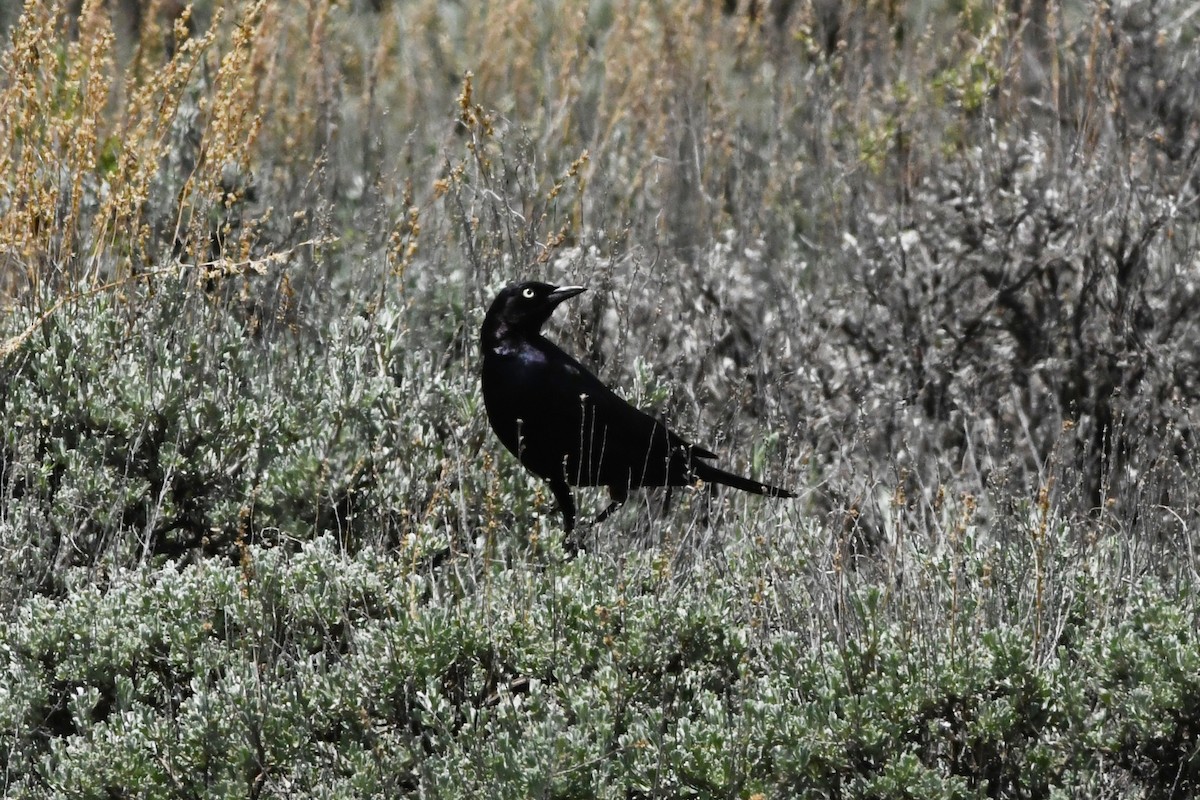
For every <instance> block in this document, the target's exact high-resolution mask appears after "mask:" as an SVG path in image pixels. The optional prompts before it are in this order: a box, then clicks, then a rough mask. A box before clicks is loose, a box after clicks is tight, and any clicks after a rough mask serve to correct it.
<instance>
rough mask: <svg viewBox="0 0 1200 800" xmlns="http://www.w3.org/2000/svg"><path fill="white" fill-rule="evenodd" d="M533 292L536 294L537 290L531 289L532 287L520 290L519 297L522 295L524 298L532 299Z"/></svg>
mask: <svg viewBox="0 0 1200 800" xmlns="http://www.w3.org/2000/svg"><path fill="white" fill-rule="evenodd" d="M535 294H537V292H535V291H533V289H526V290H525V291H523V292H521V297H524V298H525V299H526V300H532V299H533V296H534V295H535Z"/></svg>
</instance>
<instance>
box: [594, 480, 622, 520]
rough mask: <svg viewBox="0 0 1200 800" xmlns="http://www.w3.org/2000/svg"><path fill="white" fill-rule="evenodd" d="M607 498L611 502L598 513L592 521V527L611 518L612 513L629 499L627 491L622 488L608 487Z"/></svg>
mask: <svg viewBox="0 0 1200 800" xmlns="http://www.w3.org/2000/svg"><path fill="white" fill-rule="evenodd" d="M608 496H609V497H611V498H612V502H611V503H609V504H608V508H606V509H604V510H603V511H601V512H600V514H599V515H598V516H597V517H596V518H595V519H594V520H592V524H593V525H599V524H600V523H601V522H604V520H606V519H608V518H609V517H611V516H612V513H613V512H614V511H616V510H617V509H618V508H620V507H621V506H622V505H624V504H625V501H626V500H627V499H628V498H629V489H628V488H626V487H624V486H609V487H608Z"/></svg>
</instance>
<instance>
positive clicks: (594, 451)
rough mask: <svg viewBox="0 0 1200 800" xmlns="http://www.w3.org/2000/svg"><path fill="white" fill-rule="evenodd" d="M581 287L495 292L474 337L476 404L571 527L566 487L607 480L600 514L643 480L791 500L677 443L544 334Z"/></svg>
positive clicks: (533, 285)
mask: <svg viewBox="0 0 1200 800" xmlns="http://www.w3.org/2000/svg"><path fill="white" fill-rule="evenodd" d="M582 291H584V287H582V286H562V287H559V286H551V285H550V284H548V283H539V282H536V281H530V282H526V283H517V284H510V285H509V286H507V287H505V288H504V289H503V290H501V292H500V294H498V295H496V299H495V300H494V301H493V302H492V305H491V308H489V309H488V312H487V316H485V317H484V319H483V328H482V329H481V330H480V334H479V339H480V344H481V345H482V347H483V403H484V405H485V406H486V407H487V415H488V421H489V422H490V423H491V425H492V430H494V431H495V432H496V435H497V436H498V437H500V441H501V442H503V443H504V446H505V447H507V448H508V449H509V451H511V452H512V453H513V455H515V456H516V457H517V459H518V460H520V462H521V463H522V464H524V465H525V467H526V468H527V469H528V470H529V471H530V472H532V473H533V474H534V475H537V476H538V477H540V478H544V479H545V480H547V481H549V482H550V489H551V491H553V492H554V497H555V498H556V499H557V500H558V504H559V507H560V508H561V510H562V516H563V528H564V529H565V530H566V531H567V532H568V533H570V532H571V530H572V529H573V528H574V527H575V499H574V498H573V497H572V496H571V489H570V487H571V486H607V487H608V491H609V495H610V496H611V498H612V502H611V503H609V505H608V507H607V508H606V509H604V511H603V512H602V513H601V514H600V515H599V516H598V517H597V518H596V520H595V521H596V522H601V521H603V520H604V519H606V518H607V517H608V516H609V515H610V514H612V512H614V511H616V510H617V508H619V507H620V505H621V504H622V503H624V502H625V499H626V498H627V497H628V495H629V490H630V489H636V488H638V487H641V486H687V485H690V484H691V483H693V482H694V481H695V479H697V478H700V479H702V480H706V481H711V482H713V483H723V484H725V485H727V486H732V487H734V488H736V489H742V490H743V491H747V492H753V493H754V494H765V495H769V496H771V497H794V495H793V494H792V493H791V492H789V491H788V490H786V489H780V488H778V487H776V486H769V485H767V484H765V483H759V482H758V481H755V480H751V479H750V478H743V477H741V476H740V475H734V474H733V473H730V472H725V471H724V470H721V469H717V468H716V467H714V466H712V465H711V464H708V463H706V462H705V461H703V460H702V459H709V458H716V457H717V456H716V453H713V452H711V451H709V450H705V449H704V448H703V447H697V446H696V445H694V444H691V443H689V442H686V441H684V440H683V439H682V438H680V437H679V436H677V435H675V434H674V433H672V432H671V431H669V430H667V426H666V425H664V424H663V423H662V422H659V421H658V420H657V419H655V418H654V417H651V416H650V415H649V414H646V413H645V412H643V411H639V410H638V409H636V408H634V407H633V406H631V405H630V404H629V403H627V402H625V401H624V400H622V399H621V398H620V397H618V396H617V395H616V394H614V393H613V392H612V390H610V389H609V388H608V387H606V386H605V385H604V384H602V383H601V382H600V381H599V380H598V379H597V378H596V376H595V375H593V374H592V373H590V372H588V371H587V369H585V368H584V367H583V365H582V364H580V363H579V362H578V361H576V360H575V359H574V358H572V357H571V356H569V355H567V353H565V352H563V351H562V350H561V349H559V348H558V347H557V346H555V345H554V344H552V343H550V342H549V341H547V340H546V338H545V337H544V336H542V334H541V329H542V325H543V324H545V322H546V320H548V319H549V318H550V314H551V313H552V312H553V311H554V309H555V308H556V307H557V306H558V304H559V303H561V302H562V301H564V300H566V299H568V298H570V297H574V296H575V295H577V294H579V293H580V292H582Z"/></svg>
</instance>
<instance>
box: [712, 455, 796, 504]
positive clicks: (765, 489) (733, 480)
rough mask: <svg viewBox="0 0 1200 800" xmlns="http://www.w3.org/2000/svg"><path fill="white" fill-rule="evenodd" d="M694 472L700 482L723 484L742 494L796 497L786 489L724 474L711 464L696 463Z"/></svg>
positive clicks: (723, 471) (727, 473) (724, 472)
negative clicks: (739, 490)
mask: <svg viewBox="0 0 1200 800" xmlns="http://www.w3.org/2000/svg"><path fill="white" fill-rule="evenodd" d="M693 466H694V470H693V471H694V472H695V473H696V477H697V478H699V479H700V480H702V481H709V482H710V483H723V484H725V485H726V486H732V487H733V488H735V489H741V490H742V491H743V492H751V493H753V494H765V495H766V496H767V497H795V496H796V495H794V494H792V493H791V492H789V491H788V490H787V489H780V488H779V487H778V486H771V485H770V484H767V483H759V482H758V481H756V480H753V479H751V478H743V477H742V476H741V475H734V474H733V473H732V472H726V471H725V470H723V469H717V468H716V467H714V466H713V465H712V464H705V463H704V462H702V461H701V462H696V464H694V465H693Z"/></svg>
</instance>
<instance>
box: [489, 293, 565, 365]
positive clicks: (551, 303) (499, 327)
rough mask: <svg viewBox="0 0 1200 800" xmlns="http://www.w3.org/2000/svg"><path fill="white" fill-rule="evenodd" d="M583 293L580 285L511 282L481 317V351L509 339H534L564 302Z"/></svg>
mask: <svg viewBox="0 0 1200 800" xmlns="http://www.w3.org/2000/svg"><path fill="white" fill-rule="evenodd" d="M582 291H584V287H582V286H553V285H551V284H549V283H541V282H539V281H525V282H524V283H510V284H509V285H508V286H506V287H504V288H503V289H501V290H500V294H498V295H496V299H495V300H493V301H492V305H491V307H490V308H489V309H488V312H487V316H485V317H484V318H483V329H482V330H481V331H480V338H481V341H482V343H483V346H484V348H485V349H486V348H488V347H491V346H494V345H495V344H497V343H499V342H500V341H502V340H504V339H506V338H509V337H512V336H533V335H536V334H537V333H538V331H540V330H541V329H542V325H544V324H545V323H546V320H548V319H550V315H551V314H552V313H554V309H555V308H557V307H558V304H559V303H561V302H562V301H563V300H566V299H568V298H571V297H574V296H575V295H577V294H579V293H580V292H582Z"/></svg>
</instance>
